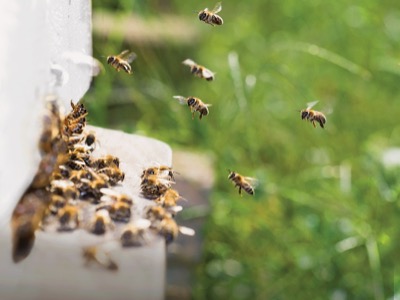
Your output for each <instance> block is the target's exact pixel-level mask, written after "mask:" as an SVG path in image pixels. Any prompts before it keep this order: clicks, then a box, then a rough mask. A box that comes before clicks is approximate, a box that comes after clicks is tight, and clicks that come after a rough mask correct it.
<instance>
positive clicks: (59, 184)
mask: <svg viewBox="0 0 400 300" xmlns="http://www.w3.org/2000/svg"><path fill="white" fill-rule="evenodd" d="M50 192H52V193H54V194H56V195H60V196H63V197H65V198H66V199H76V198H77V197H78V189H77V188H76V186H75V184H74V183H73V182H72V181H70V180H66V179H62V180H53V181H52V182H51V183H50Z"/></svg>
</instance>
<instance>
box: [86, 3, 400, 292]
mask: <svg viewBox="0 0 400 300" xmlns="http://www.w3.org/2000/svg"><path fill="white" fill-rule="evenodd" d="M93 4H94V13H96V11H97V10H100V9H101V10H105V9H108V11H109V12H110V13H113V14H115V16H116V17H118V16H124V17H129V16H131V17H132V18H138V17H140V18H143V20H144V21H145V22H156V21H157V20H158V19H159V18H160V16H161V15H163V14H165V13H167V14H169V15H171V14H174V15H176V18H178V19H179V20H183V21H186V22H189V24H191V23H192V22H193V23H194V26H195V29H196V32H197V35H195V38H194V39H193V42H192V43H187V41H185V42H183V43H182V44H180V43H177V42H176V41H175V42H173V43H165V42H164V40H163V39H161V38H160V40H162V41H163V42H160V43H148V42H145V41H141V40H137V41H134V42H132V41H128V40H126V39H124V37H123V36H121V34H113V33H112V32H111V33H110V34H109V35H108V36H101V35H95V39H94V55H95V56H96V57H98V58H100V57H101V56H106V55H109V54H110V53H118V52H119V51H121V50H122V49H124V48H130V49H132V50H134V51H135V52H136V53H137V54H138V59H137V61H135V62H133V64H132V67H133V70H134V75H132V76H127V75H126V74H122V73H117V72H114V71H113V70H112V69H110V68H109V66H105V68H106V72H105V73H104V74H102V75H101V76H99V77H97V78H96V79H94V83H93V86H92V89H91V90H90V92H89V94H88V95H87V97H86V98H85V103H86V104H87V105H88V106H89V111H90V112H91V114H90V122H91V123H92V124H97V125H101V126H107V127H112V128H118V129H122V130H124V131H127V132H139V133H143V134H146V135H148V136H152V137H156V138H158V139H161V140H163V141H165V142H167V143H169V144H171V145H172V146H173V147H178V148H185V149H188V150H201V151H206V152H207V153H211V155H212V156H213V158H214V161H215V165H214V169H215V172H216V182H215V186H214V189H213V191H212V195H211V200H210V201H211V203H210V205H211V207H212V210H211V212H210V215H209V216H208V218H207V223H206V226H205V228H204V230H203V232H201V233H199V234H203V235H204V238H205V245H204V251H203V256H202V261H201V264H200V265H199V266H198V267H197V270H196V274H197V277H196V281H195V282H194V283H193V298H194V299H221V298H229V299H251V298H252V299H377V300H381V299H388V298H390V297H393V295H394V294H395V293H397V295H398V294H399V293H400V286H399V268H398V265H397V262H398V261H399V260H400V257H399V256H400V255H399V251H398V249H399V246H400V245H399V242H398V238H397V237H398V236H399V234H400V232H399V231H400V229H399V228H400V218H399V217H398V216H399V213H400V209H399V203H400V202H399V192H400V180H399V178H400V177H399V175H400V170H399V168H398V167H393V168H387V167H384V166H383V165H382V162H381V153H382V151H383V150H384V149H386V148H388V147H397V146H399V144H400V125H399V122H398V121H397V119H398V116H399V115H400V106H399V105H398V103H399V91H400V89H399V74H400V72H399V71H400V65H399V62H400V59H399V54H398V53H399V52H398V49H399V46H400V45H399V43H400V2H397V1H389V0H386V1H378V0H366V1H356V2H353V3H349V2H348V1H344V0H338V1H334V2H329V3H328V2H326V1H320V0H313V1H311V0H308V1H294V0H291V1H276V0H275V1H267V2H266V1H261V0H259V1H252V2H251V4H249V3H248V2H244V1H229V2H228V1H226V2H223V10H222V12H221V13H220V15H221V16H222V17H223V18H224V25H223V26H221V27H215V28H213V27H211V26H209V25H207V24H203V23H201V22H200V21H198V20H197V17H196V15H195V14H194V13H192V11H193V10H200V9H203V8H204V7H206V6H208V7H209V8H211V7H212V6H213V5H214V4H215V3H210V2H202V3H191V2H183V1H168V2H165V1H148V2H139V1H133V2H132V1H122V0H121V1H118V2H116V1H95V2H94V3H93ZM161 26H162V25H161ZM181 30H182V32H184V31H185V28H181ZM160 32H161V33H160V34H161V35H162V30H161V31H160ZM177 34H179V32H178V33H177ZM188 57H190V58H192V59H194V60H195V61H197V62H199V63H201V64H204V65H205V66H207V67H208V68H210V69H211V70H213V71H215V72H216V80H215V82H206V81H203V80H200V79H198V78H195V77H192V76H191V75H190V74H189V72H188V69H187V68H186V67H185V66H183V65H182V64H181V61H182V60H184V59H185V58H188ZM177 94H178V95H184V96H186V95H194V96H198V97H199V98H201V99H202V100H204V102H206V103H212V105H213V106H212V107H211V108H210V115H209V116H206V117H205V118H203V120H201V121H199V120H198V119H195V120H192V119H191V115H190V112H189V110H188V108H187V107H185V106H180V105H179V104H178V103H177V102H176V101H175V100H174V99H172V96H173V95H177ZM316 99H317V100H319V103H318V104H317V105H316V106H315V109H317V110H321V111H323V112H326V113H327V114H326V115H327V119H328V121H327V124H326V129H321V128H313V127H312V125H311V124H310V123H306V122H304V121H302V120H301V119H300V116H299V112H298V110H300V109H302V108H305V107H306V103H307V102H310V101H314V100H316ZM228 168H230V169H234V170H236V171H238V172H240V173H243V174H245V175H247V176H256V177H257V178H259V179H260V182H261V184H260V186H259V187H258V189H257V190H256V195H255V197H254V198H251V197H248V196H243V197H242V198H241V197H239V196H238V195H237V192H236V191H235V190H234V189H233V187H232V185H231V183H230V182H229V181H228V180H227V178H226V177H227V171H226V170H227V169H228ZM346 168H347V169H349V168H350V170H351V188H350V190H347V188H346V184H348V182H347V181H346V179H345V178H344V177H343V172H344V171H346ZM340 170H342V175H341V174H340ZM341 180H342V186H341Z"/></svg>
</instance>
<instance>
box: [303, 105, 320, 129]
mask: <svg viewBox="0 0 400 300" xmlns="http://www.w3.org/2000/svg"><path fill="white" fill-rule="evenodd" d="M317 103H318V101H314V102H310V103H308V106H307V108H306V109H303V110H301V111H300V114H301V119H302V120H304V119H306V120H308V121H310V122H311V123H312V124H313V126H314V128H315V127H316V125H315V122H318V123H319V125H320V126H321V128H324V125H325V123H326V117H325V115H324V114H323V113H322V112H320V111H316V110H313V109H311V108H312V107H313V106H314V105H315V104H317Z"/></svg>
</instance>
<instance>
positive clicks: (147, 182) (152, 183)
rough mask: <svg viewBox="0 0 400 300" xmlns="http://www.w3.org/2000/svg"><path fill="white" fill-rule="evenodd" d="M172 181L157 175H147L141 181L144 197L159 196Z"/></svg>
mask: <svg viewBox="0 0 400 300" xmlns="http://www.w3.org/2000/svg"><path fill="white" fill-rule="evenodd" d="M172 183H173V182H172V181H170V180H167V179H164V178H159V177H158V176H157V175H149V176H147V177H145V178H144V179H143V180H142V182H141V185H140V187H141V189H142V193H143V194H144V195H145V196H146V197H150V198H152V197H155V198H156V197H159V196H161V195H162V194H163V193H165V192H166V191H167V190H168V189H169V188H170V187H171V184H172Z"/></svg>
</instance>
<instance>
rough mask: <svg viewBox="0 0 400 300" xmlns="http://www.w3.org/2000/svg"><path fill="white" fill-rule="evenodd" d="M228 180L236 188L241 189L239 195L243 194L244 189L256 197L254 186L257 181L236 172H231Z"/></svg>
mask: <svg viewBox="0 0 400 300" xmlns="http://www.w3.org/2000/svg"><path fill="white" fill-rule="evenodd" d="M228 179H229V180H231V181H232V182H233V183H234V184H235V187H239V194H240V195H241V194H242V189H243V190H245V191H246V193H248V194H250V195H254V185H256V184H257V179H255V178H252V177H244V176H242V175H240V174H238V173H236V172H234V171H229V175H228Z"/></svg>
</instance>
